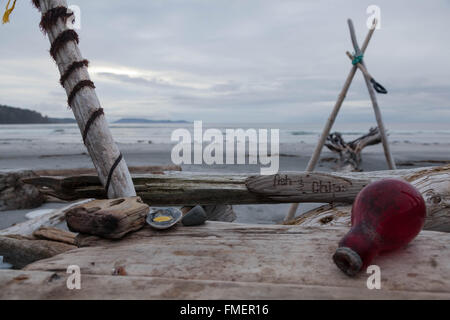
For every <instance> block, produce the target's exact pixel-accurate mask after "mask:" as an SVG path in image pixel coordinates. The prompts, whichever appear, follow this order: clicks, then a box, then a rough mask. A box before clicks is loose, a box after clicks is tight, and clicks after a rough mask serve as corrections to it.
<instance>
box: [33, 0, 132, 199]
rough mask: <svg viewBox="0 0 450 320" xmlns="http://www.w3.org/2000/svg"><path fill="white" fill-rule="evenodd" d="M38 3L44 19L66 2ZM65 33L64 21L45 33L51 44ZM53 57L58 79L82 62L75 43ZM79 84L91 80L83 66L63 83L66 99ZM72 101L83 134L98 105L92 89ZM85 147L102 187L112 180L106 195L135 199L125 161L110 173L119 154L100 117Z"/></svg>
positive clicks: (51, 0) (85, 89) (79, 93)
mask: <svg viewBox="0 0 450 320" xmlns="http://www.w3.org/2000/svg"><path fill="white" fill-rule="evenodd" d="M39 4H40V11H41V12H42V15H43V16H44V15H45V13H47V12H48V11H49V10H51V9H53V8H56V7H66V8H67V2H66V1H65V0H39ZM67 30H69V29H68V27H67V25H66V23H65V21H64V19H63V18H59V19H58V20H57V22H56V23H55V24H53V25H52V26H50V27H49V28H48V30H46V32H47V35H48V38H49V40H50V43H51V44H54V43H55V40H56V39H57V38H58V36H60V35H61V34H62V32H64V31H67ZM54 56H55V60H56V63H57V66H58V69H59V71H60V73H61V76H62V75H64V74H65V73H66V71H67V70H68V69H69V67H70V66H72V65H73V63H74V62H80V61H83V58H82V55H81V52H80V50H79V48H78V45H77V42H75V41H69V42H67V43H64V44H63V45H62V46H61V48H60V49H59V50H58V51H57V52H54ZM81 81H90V77H89V73H88V71H87V68H86V67H85V66H82V67H80V68H77V69H76V70H74V71H73V72H72V73H71V74H70V75H69V77H68V78H67V80H66V81H64V88H65V89H66V92H67V96H68V97H70V96H71V93H72V92H73V90H74V89H75V88H76V86H77V84H79V83H80V82H81ZM74 91H75V90H74ZM72 95H73V94H72ZM71 100H72V102H71V108H72V110H73V113H74V115H75V118H76V120H77V123H78V126H79V128H80V131H81V132H82V133H83V132H84V131H85V129H86V127H88V126H87V124H88V123H89V119H91V117H92V115H93V114H94V112H96V111H98V110H100V109H101V106H100V102H99V100H98V97H97V95H96V92H95V90H94V89H93V88H91V87H83V88H82V89H81V90H80V91H78V92H77V93H76V94H75V95H73V99H71ZM85 144H86V147H87V150H88V152H89V155H90V156H91V159H92V162H93V163H94V166H95V168H96V170H97V173H98V176H99V177H100V180H101V182H102V184H103V186H106V184H107V181H108V177H109V176H110V177H111V178H110V186H109V188H108V196H109V197H110V198H120V197H131V196H135V195H136V192H135V190H134V186H133V182H132V180H131V175H130V173H129V171H128V167H127V165H126V163H125V160H123V159H122V160H121V161H120V162H119V163H118V165H117V167H116V168H115V170H112V168H113V167H114V164H115V163H116V162H117V161H118V160H119V159H120V155H121V153H120V151H119V148H118V147H117V145H116V143H115V142H114V140H113V137H112V135H111V131H110V129H109V127H108V123H107V121H106V119H105V117H104V116H103V115H100V116H98V117H97V118H95V121H93V122H92V123H91V125H90V128H89V131H88V132H87V136H86V141H85ZM112 171H113V172H112ZM111 172H112V173H111Z"/></svg>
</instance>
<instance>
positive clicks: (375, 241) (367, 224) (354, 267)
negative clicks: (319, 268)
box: [333, 179, 426, 276]
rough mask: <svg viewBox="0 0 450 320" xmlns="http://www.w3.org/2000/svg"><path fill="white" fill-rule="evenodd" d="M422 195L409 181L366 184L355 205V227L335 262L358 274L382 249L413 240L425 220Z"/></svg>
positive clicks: (398, 245) (345, 240) (393, 248)
mask: <svg viewBox="0 0 450 320" xmlns="http://www.w3.org/2000/svg"><path fill="white" fill-rule="evenodd" d="M425 217H426V206H425V201H424V200H423V197H422V195H421V194H420V193H419V192H418V191H417V190H416V189H415V188H414V187H413V186H412V185H411V184H409V183H407V182H405V181H402V180H397V179H385V180H380V181H377V182H374V183H372V184H370V185H368V186H367V187H365V188H364V189H363V190H361V192H360V193H359V194H358V196H357V197H356V199H355V202H354V203H353V207H352V219H351V222H352V228H351V230H350V232H349V233H347V235H346V236H345V237H344V238H343V239H342V240H341V242H340V243H339V248H338V249H337V250H336V253H335V254H334V255H333V260H334V262H335V263H336V265H337V266H338V267H339V268H340V269H341V270H342V271H343V272H345V273H346V274H347V275H349V276H355V275H356V274H357V273H358V272H359V271H361V270H363V269H365V268H367V267H368V266H369V265H370V263H371V262H372V260H373V258H374V257H375V256H377V255H379V254H381V253H384V252H388V251H392V250H395V249H399V248H401V247H404V246H406V245H407V244H408V243H409V242H411V241H412V240H413V239H414V238H415V237H416V236H417V235H418V234H419V232H420V231H421V230H422V228H423V225H424V223H425Z"/></svg>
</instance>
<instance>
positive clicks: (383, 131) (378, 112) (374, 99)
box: [348, 19, 396, 170]
mask: <svg viewBox="0 0 450 320" xmlns="http://www.w3.org/2000/svg"><path fill="white" fill-rule="evenodd" d="M348 26H349V29H350V37H351V39H352V43H353V48H354V49H355V52H356V55H360V54H363V53H364V51H362V50H361V49H360V48H359V45H358V40H357V39H356V33H355V28H354V26H353V21H352V20H351V19H348ZM360 64H361V65H362V66H363V67H364V69H366V70H367V67H366V64H365V62H364V60H363V61H361V62H360ZM363 76H364V81H365V82H366V86H367V90H368V91H369V95H370V100H371V101H372V106H373V111H374V112H375V118H376V120H377V124H378V128H379V130H380V135H381V141H382V144H383V149H384V154H385V156H386V161H387V164H388V168H389V169H390V170H395V169H396V166H395V161H394V157H393V156H392V153H391V148H390V146H389V141H388V137H387V134H386V129H385V127H384V123H383V118H382V116H381V110H380V107H379V106H378V100H377V95H376V94H375V90H374V88H373V87H372V83H371V82H370V77H369V76H368V75H367V74H365V73H363Z"/></svg>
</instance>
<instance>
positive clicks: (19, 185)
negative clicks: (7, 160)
mask: <svg viewBox="0 0 450 320" xmlns="http://www.w3.org/2000/svg"><path fill="white" fill-rule="evenodd" d="M33 177H37V175H36V174H35V173H33V171H30V170H8V171H6V170H3V171H0V211H6V210H20V209H33V208H37V207H39V206H40V205H41V204H42V203H44V201H45V197H44V196H43V195H42V194H41V193H40V192H39V189H37V188H36V187H34V186H32V185H29V184H24V183H23V182H22V179H26V178H33Z"/></svg>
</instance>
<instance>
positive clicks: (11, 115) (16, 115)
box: [0, 105, 75, 124]
mask: <svg viewBox="0 0 450 320" xmlns="http://www.w3.org/2000/svg"><path fill="white" fill-rule="evenodd" d="M46 123H49V124H52V123H75V119H70V118H63V119H60V118H49V117H47V116H43V115H42V114H40V113H39V112H37V111H33V110H28V109H21V108H14V107H9V106H4V105H0V124H46Z"/></svg>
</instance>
